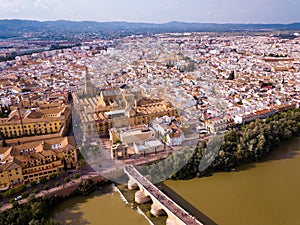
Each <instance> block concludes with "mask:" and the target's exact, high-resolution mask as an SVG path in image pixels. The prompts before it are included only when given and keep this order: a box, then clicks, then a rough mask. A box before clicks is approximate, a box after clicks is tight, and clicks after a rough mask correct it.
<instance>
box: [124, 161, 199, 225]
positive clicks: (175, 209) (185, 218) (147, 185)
mask: <svg viewBox="0 0 300 225" xmlns="http://www.w3.org/2000/svg"><path fill="white" fill-rule="evenodd" d="M124 171H125V172H126V173H127V174H128V175H130V176H132V177H133V178H134V179H135V180H136V181H137V182H138V183H139V185H141V186H142V187H143V188H144V189H146V190H147V191H148V192H149V193H150V194H151V195H153V196H154V197H155V198H156V199H157V200H158V201H159V202H160V203H161V204H162V205H164V206H165V207H166V208H167V209H168V210H169V211H170V212H171V213H172V214H173V215H174V216H175V217H177V218H178V219H180V220H181V221H182V222H184V223H185V224H186V225H203V224H202V223H201V222H199V221H198V220H197V219H196V218H195V217H194V216H192V215H190V214H189V213H188V212H187V211H185V210H184V209H183V208H181V207H180V206H179V205H177V204H176V203H175V202H174V201H173V200H172V199H171V198H169V197H168V196H167V195H166V194H164V193H163V192H162V191H160V190H159V189H158V188H157V187H156V186H155V185H153V184H152V183H151V182H150V181H149V180H148V179H147V178H145V177H144V176H143V175H142V174H141V173H140V172H139V171H138V170H137V169H136V168H134V166H132V165H130V166H126V167H125V168H124Z"/></svg>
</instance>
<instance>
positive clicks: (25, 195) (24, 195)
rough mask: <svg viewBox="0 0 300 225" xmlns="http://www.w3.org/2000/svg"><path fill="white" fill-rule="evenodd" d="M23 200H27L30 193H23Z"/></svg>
mask: <svg viewBox="0 0 300 225" xmlns="http://www.w3.org/2000/svg"><path fill="white" fill-rule="evenodd" d="M21 196H22V198H27V197H28V196H29V192H28V191H25V192H23V193H22V195H21Z"/></svg>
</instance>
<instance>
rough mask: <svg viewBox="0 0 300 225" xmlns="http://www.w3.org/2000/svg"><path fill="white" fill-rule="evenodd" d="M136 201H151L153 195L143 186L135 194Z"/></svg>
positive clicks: (142, 202)
mask: <svg viewBox="0 0 300 225" xmlns="http://www.w3.org/2000/svg"><path fill="white" fill-rule="evenodd" d="M134 201H135V202H136V203H137V204H144V203H146V202H149V201H151V197H150V196H149V195H148V194H147V193H146V192H145V191H144V189H143V188H141V189H140V190H139V191H137V192H135V194H134Z"/></svg>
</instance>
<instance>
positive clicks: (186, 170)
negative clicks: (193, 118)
mask: <svg viewBox="0 0 300 225" xmlns="http://www.w3.org/2000/svg"><path fill="white" fill-rule="evenodd" d="M299 134H300V109H293V110H289V111H287V112H282V113H280V114H279V115H275V116H274V117H273V118H266V119H265V120H256V121H253V122H250V123H248V124H245V125H241V126H238V127H236V128H231V129H229V130H228V132H226V133H225V135H224V137H223V138H222V137H221V136H220V137H219V138H213V139H211V140H209V141H205V142H201V143H200V144H199V146H198V147H197V148H196V150H195V152H194V153H193V155H192V157H191V158H190V160H189V161H188V163H187V164H186V165H185V166H184V167H183V168H182V169H181V170H180V171H178V172H177V173H176V174H175V175H173V176H172V177H171V179H175V180H178V179H183V180H185V179H191V178H194V177H203V176H211V175H212V174H213V173H214V172H217V171H231V170H233V169H234V168H235V167H237V166H239V165H241V164H246V163H252V162H257V161H259V160H261V159H263V158H264V157H265V156H267V155H268V154H269V153H270V152H272V151H273V150H274V149H275V148H276V146H278V145H279V144H280V143H282V142H283V141H286V140H288V139H290V138H291V137H295V136H298V135H299ZM220 140H221V141H222V145H221V146H220V148H219V145H218V142H219V141H220ZM208 146H210V148H208ZM214 146H216V147H214ZM214 148H217V149H214ZM209 149H210V150H209ZM213 151H215V153H214V154H212V152H213ZM188 153H189V152H188ZM188 153H187V154H188ZM182 158H184V155H183V156H182V155H181V156H180V157H177V156H176V155H175V156H174V157H173V159H172V161H174V163H173V164H174V165H177V164H180V160H182ZM202 159H205V160H202ZM170 165H172V164H170ZM158 169H159V172H157V171H155V173H157V174H164V168H163V167H159V168H158ZM154 176H155V175H154Z"/></svg>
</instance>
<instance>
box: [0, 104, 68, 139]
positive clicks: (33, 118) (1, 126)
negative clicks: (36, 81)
mask: <svg viewBox="0 0 300 225" xmlns="http://www.w3.org/2000/svg"><path fill="white" fill-rule="evenodd" d="M71 119H72V112H71V108H70V106H68V105H64V104H62V105H60V106H58V107H53V106H51V104H50V105H49V107H45V105H43V106H42V107H40V108H34V109H33V108H32V109H24V108H17V109H14V110H12V111H11V113H10V114H9V115H8V117H7V118H0V134H1V135H2V136H3V137H4V138H16V137H22V136H33V135H45V134H53V133H60V135H61V136H63V135H64V134H65V132H66V131H67V128H68V126H69V124H70V122H71Z"/></svg>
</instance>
